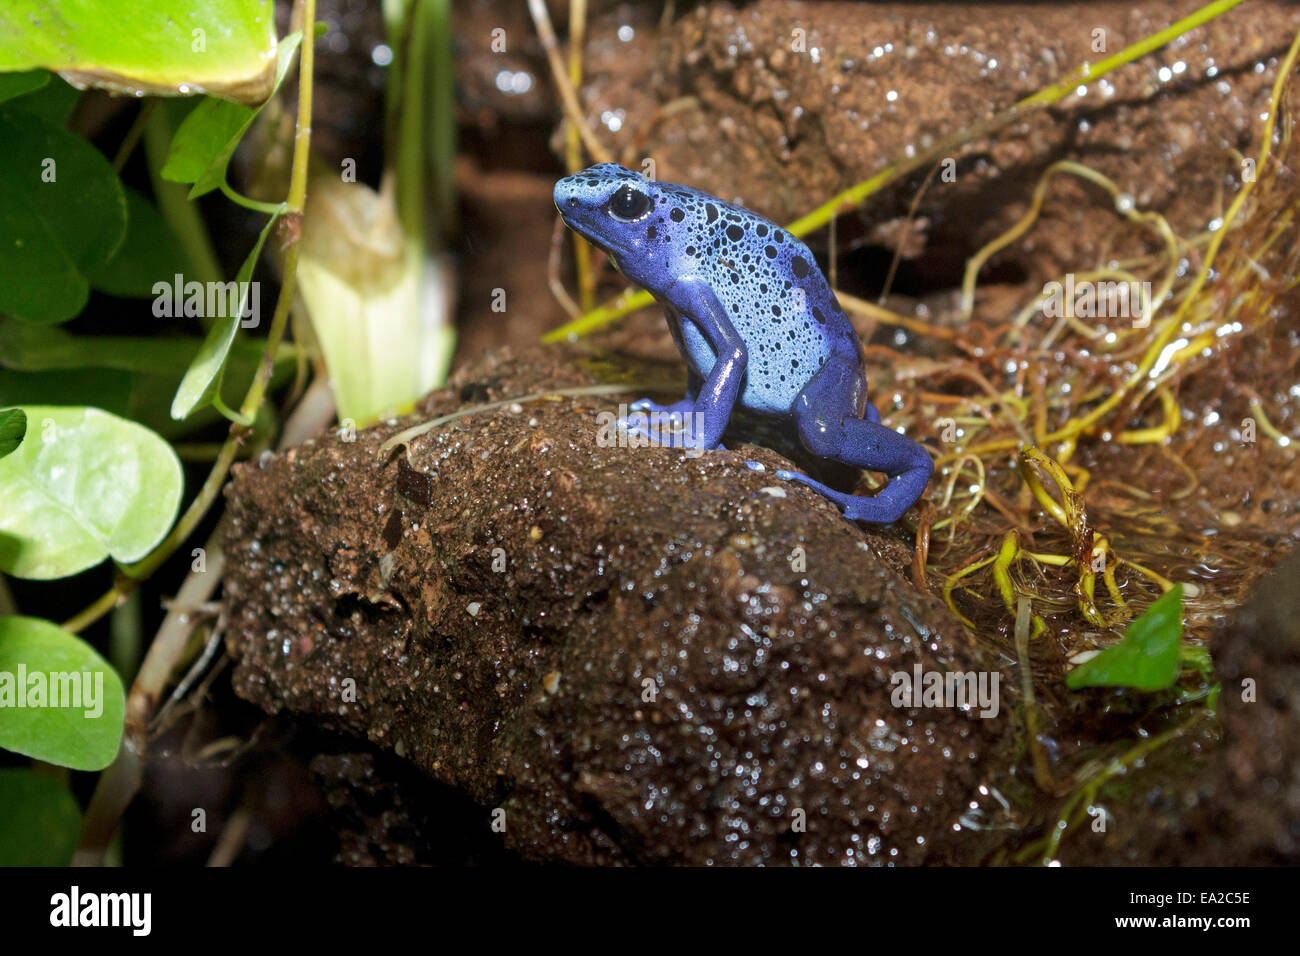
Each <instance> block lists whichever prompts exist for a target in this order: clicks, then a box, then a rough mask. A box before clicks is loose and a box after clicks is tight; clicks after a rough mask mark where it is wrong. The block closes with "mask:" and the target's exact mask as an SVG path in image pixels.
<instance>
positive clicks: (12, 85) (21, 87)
mask: <svg viewBox="0 0 1300 956" xmlns="http://www.w3.org/2000/svg"><path fill="white" fill-rule="evenodd" d="M48 82H50V74H48V73H46V72H45V71H44V70H31V71H30V72H27V73H0V103H3V102H4V101H5V100H11V99H13V98H14V97H15V96H23V95H25V94H27V93H30V92H31V91H32V90H39V89H40V88H41V87H42V86H44V85H45V84H46V83H48Z"/></svg>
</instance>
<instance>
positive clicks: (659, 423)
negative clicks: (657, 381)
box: [618, 398, 726, 453]
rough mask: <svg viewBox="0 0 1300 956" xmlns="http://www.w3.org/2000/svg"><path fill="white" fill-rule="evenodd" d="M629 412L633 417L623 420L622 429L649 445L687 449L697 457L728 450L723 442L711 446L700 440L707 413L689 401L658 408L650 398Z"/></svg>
mask: <svg viewBox="0 0 1300 956" xmlns="http://www.w3.org/2000/svg"><path fill="white" fill-rule="evenodd" d="M628 409H629V411H630V412H631V414H630V415H628V416H627V417H625V418H620V419H619V420H618V427H619V428H621V429H623V430H624V431H626V432H627V433H628V434H629V435H636V436H637V437H639V438H641V439H644V440H645V441H646V443H647V444H655V445H661V446H663V447H665V448H684V449H686V450H688V451H692V452H695V453H699V452H703V451H708V450H712V449H717V450H720V451H725V450H726V448H725V447H724V446H723V445H722V444H721V443H720V442H715V443H714V444H711V445H710V444H706V443H705V442H704V441H703V440H702V439H701V438H700V437H699V434H700V432H702V431H703V430H704V428H703V425H704V422H703V419H702V416H703V413H702V412H700V411H698V409H697V408H696V404H695V402H694V401H692V400H691V399H689V398H686V399H683V400H682V401H680V402H674V403H673V404H672V405H657V404H655V403H654V402H652V401H650V400H649V399H648V398H647V399H642V400H641V401H639V402H633V403H632V404H631V405H629V406H628Z"/></svg>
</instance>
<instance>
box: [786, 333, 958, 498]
mask: <svg viewBox="0 0 1300 956" xmlns="http://www.w3.org/2000/svg"><path fill="white" fill-rule="evenodd" d="M863 387H864V386H863V384H862V374H861V372H860V371H859V370H858V369H857V368H856V367H855V366H854V365H852V364H849V363H847V362H842V361H836V360H834V359H832V360H831V361H830V362H827V363H826V365H824V366H822V368H821V369H819V370H818V372H817V374H816V375H814V376H813V377H812V379H811V380H810V381H809V382H808V384H807V385H805V386H804V388H803V391H801V392H800V393H799V396H798V397H797V398H796V399H795V403H794V408H793V409H792V411H793V414H794V419H795V424H796V425H797V427H798V429H799V439H800V441H802V442H803V445H804V447H805V448H807V449H808V450H809V451H811V452H813V453H814V454H817V455H821V456H822V457H824V458H833V459H835V460H836V461H841V462H844V463H845V464H846V465H852V466H854V467H856V468H865V469H867V470H870V471H883V472H884V473H885V474H887V475H888V476H889V479H890V480H889V484H888V485H887V486H886V487H885V489H884V491H882V492H880V494H878V495H876V496H875V497H874V498H864V497H862V496H860V495H850V494H845V493H844V492H840V491H836V490H834V489H833V488H828V487H827V486H826V485H824V484H822V483H821V482H819V481H814V480H813V479H811V478H809V477H808V476H807V475H801V474H798V473H797V472H792V471H778V472H777V477H779V478H783V479H785V480H788V481H798V482H801V483H802V484H805V485H807V486H808V487H810V488H812V489H814V490H816V491H818V492H820V493H821V494H823V495H825V496H826V497H827V498H829V499H830V500H831V501H833V502H835V503H836V504H837V505H839V506H840V508H841V509H842V510H843V511H844V516H845V517H846V518H849V519H851V520H854V521H869V522H872V523H875V524H890V523H892V522H894V521H897V520H898V519H899V518H901V517H902V516H903V512H905V511H907V509H908V508H910V507H911V506H912V504H913V503H914V502H915V501H916V499H917V498H919V497H921V494H922V493H923V492H924V491H925V487H926V485H927V484H929V482H930V476H931V475H933V474H934V462H933V461H932V460H931V458H930V456H929V454H928V453H927V452H926V450H925V449H924V448H922V447H921V446H920V445H918V444H917V443H916V442H914V441H912V440H911V439H910V438H907V437H906V436H904V435H900V434H899V433H898V432H896V431H894V430H893V429H890V428H886V427H885V426H884V425H881V424H880V422H879V417H880V416H879V413H877V414H876V415H874V416H873V415H871V412H872V411H873V410H874V409H873V408H872V406H870V404H868V405H867V408H866V414H867V417H866V418H860V417H858V411H857V410H858V407H859V405H858V402H859V401H860V400H861V399H860V396H861V389H862V388H863ZM873 418H874V419H875V420H872V419H873Z"/></svg>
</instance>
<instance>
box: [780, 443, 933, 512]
mask: <svg viewBox="0 0 1300 956" xmlns="http://www.w3.org/2000/svg"><path fill="white" fill-rule="evenodd" d="M900 437H901V436H900ZM922 454H924V452H923V453H922ZM926 461H929V456H928V455H927V456H926ZM932 469H933V466H931V468H930V469H926V468H924V467H921V466H918V467H917V469H916V471H915V472H913V473H907V474H904V475H902V476H900V477H898V478H895V479H894V480H893V481H891V482H890V483H889V485H888V487H886V488H885V490H884V491H883V492H881V493H880V494H879V495H877V496H876V497H874V498H864V497H863V496H862V495H850V494H845V493H844V492H842V491H836V490H835V489H834V488H828V487H827V486H826V485H824V484H822V483H821V482H820V481H815V480H814V479H812V478H809V477H808V476H807V475H803V474H800V473H799V472H797V471H787V470H786V469H784V468H782V469H780V470H778V471H777V472H776V476H777V477H778V478H780V479H781V480H782V481H797V482H799V484H801V485H807V486H808V487H809V488H811V489H813V491H816V492H817V493H818V494H820V495H822V496H824V497H826V498H829V499H830V500H831V501H833V502H835V504H837V505H839V508H840V510H841V511H842V512H844V517H846V518H848V519H849V520H850V521H867V522H871V523H872V524H892V523H893V522H895V521H897V520H898V519H899V518H901V517H902V516H903V512H905V511H906V510H907V509H908V508H910V507H911V506H912V503H913V502H914V501H915V500H916V499H917V498H919V497H920V495H921V493H922V492H923V491H925V485H926V482H928V481H929V478H930V471H931V470H932Z"/></svg>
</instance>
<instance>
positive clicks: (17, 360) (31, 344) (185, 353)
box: [0, 319, 297, 440]
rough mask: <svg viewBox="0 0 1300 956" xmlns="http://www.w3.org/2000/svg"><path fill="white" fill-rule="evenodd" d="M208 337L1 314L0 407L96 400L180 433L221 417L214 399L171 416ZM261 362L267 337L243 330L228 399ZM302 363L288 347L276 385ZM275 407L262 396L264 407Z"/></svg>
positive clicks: (229, 365) (225, 393)
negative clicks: (80, 327) (71, 327)
mask: <svg viewBox="0 0 1300 956" xmlns="http://www.w3.org/2000/svg"><path fill="white" fill-rule="evenodd" d="M202 343H203V340H202V339H201V338H196V337H194V336H189V335H185V336H181V335H177V336H168V337H166V338H163V337H159V336H155V337H152V338H144V337H139V336H129V335H119V336H108V335H71V334H69V333H68V332H66V331H64V330H63V329H62V328H60V327H59V326H57V325H31V324H30V323H27V322H16V321H14V320H12V319H8V320H6V319H0V408H8V407H10V406H17V405H93V406H95V407H96V408H99V409H102V410H104V411H106V412H110V413H111V414H114V415H118V416H120V417H122V418H129V419H131V420H132V421H134V422H137V423H139V424H141V425H144V426H145V427H147V428H151V429H153V430H154V431H156V432H157V433H158V434H160V435H162V436H163V437H164V438H167V439H169V440H174V439H177V438H180V437H182V436H184V435H188V434H190V433H192V432H193V431H194V430H195V429H197V428H201V427H203V426H205V425H210V424H212V423H214V422H217V421H221V420H222V419H221V415H220V413H218V412H217V411H216V409H214V408H210V407H208V408H200V409H198V410H196V411H195V412H194V414H192V415H191V416H190V417H189V418H187V419H185V421H183V422H177V421H174V420H173V419H172V417H171V403H172V399H173V398H175V397H176V389H177V387H178V386H179V385H180V382H181V378H182V376H183V375H184V373H185V370H186V368H187V367H188V366H189V364H190V362H191V361H192V360H193V359H194V356H195V354H196V353H197V352H198V350H199V348H200V346H201V345H202ZM261 364H262V343H260V342H259V341H257V340H253V339H247V338H243V339H241V338H238V337H236V339H235V342H234V345H233V346H232V347H231V349H230V357H229V359H228V360H227V362H226V369H225V372H224V374H223V375H222V376H221V397H222V400H223V401H224V402H225V403H226V404H227V405H230V406H235V407H237V406H238V405H239V403H240V402H241V401H243V398H244V393H245V392H246V391H247V390H248V386H249V383H251V382H252V380H253V376H254V374H255V373H256V371H257V369H258V367H259V366H260V365H261ZM5 366H7V367H5ZM296 367H297V366H296V361H295V358H294V356H293V354H292V352H291V351H290V350H287V349H284V350H281V352H280V354H279V358H278V359H277V361H276V363H275V374H274V375H273V376H272V379H271V382H272V387H273V388H275V387H278V386H279V385H282V384H284V383H285V382H286V381H288V380H289V379H290V378H292V376H293V374H294V372H295V370H296ZM268 414H270V406H268V405H266V404H263V406H262V411H261V412H260V413H259V415H260V416H262V417H265V416H266V415H268Z"/></svg>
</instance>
